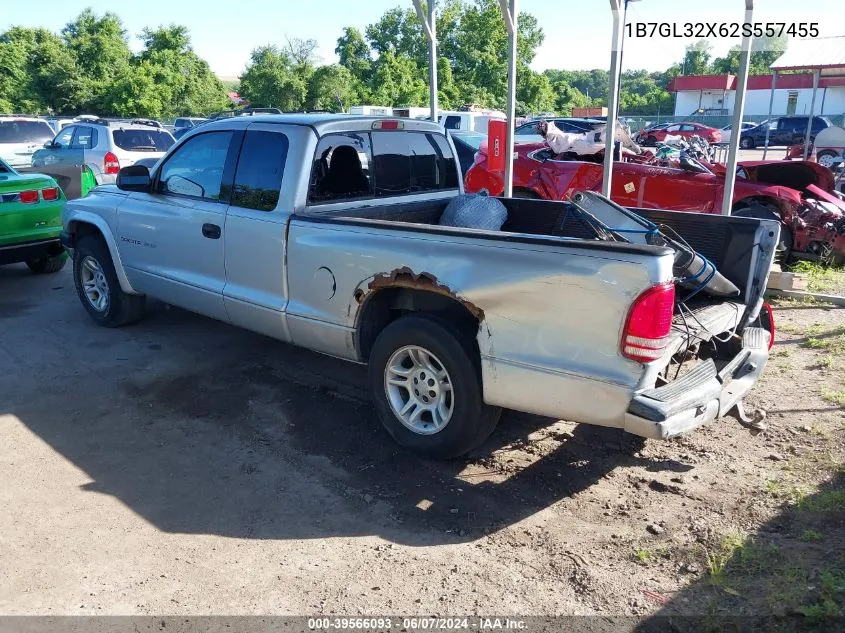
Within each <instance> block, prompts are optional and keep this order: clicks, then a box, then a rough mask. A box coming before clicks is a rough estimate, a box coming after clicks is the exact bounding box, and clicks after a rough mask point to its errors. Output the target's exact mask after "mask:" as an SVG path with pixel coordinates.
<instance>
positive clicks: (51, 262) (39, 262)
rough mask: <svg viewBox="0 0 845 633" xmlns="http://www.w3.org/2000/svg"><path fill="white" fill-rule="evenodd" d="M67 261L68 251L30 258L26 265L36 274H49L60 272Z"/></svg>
mask: <svg viewBox="0 0 845 633" xmlns="http://www.w3.org/2000/svg"><path fill="white" fill-rule="evenodd" d="M66 263H67V253H65V252H62V253H60V254H59V255H52V256H51V255H45V256H44V257H41V258H39V259H28V260H27V261H26V265H27V266H28V267H29V269H30V270H31V271H32V272H34V273H35V274H36V275H49V274H52V273H57V272H59V271H60V270H61V269H62V268H64V267H65V264H66Z"/></svg>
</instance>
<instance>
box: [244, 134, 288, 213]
mask: <svg viewBox="0 0 845 633" xmlns="http://www.w3.org/2000/svg"><path fill="white" fill-rule="evenodd" d="M287 156H288V137H287V136H285V135H284V134H281V133H279V132H256V131H247V133H246V136H245V137H244V142H243V145H242V146H241V155H240V158H239V159H238V168H237V171H236V172H235V185H234V188H233V189H232V201H231V204H232V206H235V207H243V208H245V209H256V210H258V211H272V210H273V209H275V208H276V203H278V202H279V190H280V189H281V188H282V174H284V172H285V160H286V159H287Z"/></svg>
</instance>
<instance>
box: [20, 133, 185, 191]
mask: <svg viewBox="0 0 845 633" xmlns="http://www.w3.org/2000/svg"><path fill="white" fill-rule="evenodd" d="M175 142H176V141H175V140H174V138H173V136H172V135H171V134H170V132H168V131H167V130H165V129H162V128H161V127H156V126H154V125H151V124H148V123H140V122H130V123H127V122H124V121H107V120H105V119H96V120H93V121H89V120H86V121H79V122H77V123H74V124H73V125H68V126H67V127H65V128H64V129H62V131H61V132H59V133H58V134H57V135H56V137H55V138H54V139H53V140H52V141H48V142H47V143H45V144H44V147H43V149H39V150H38V151H36V152H35V154H34V155H33V157H32V166H33V167H61V166H63V165H88V167H90V168H91V171H92V172H93V173H94V176H95V177H96V179H97V183H98V184H107V183H113V182H114V180H115V177H116V176H117V172H119V171H120V168H121V167H126V166H127V165H133V164H135V161H137V160H139V159H141V158H160V157H161V156H163V155H164V153H165V152H166V151H167V150H168V149H170V147H171V146H172V145H173V144H174V143H175Z"/></svg>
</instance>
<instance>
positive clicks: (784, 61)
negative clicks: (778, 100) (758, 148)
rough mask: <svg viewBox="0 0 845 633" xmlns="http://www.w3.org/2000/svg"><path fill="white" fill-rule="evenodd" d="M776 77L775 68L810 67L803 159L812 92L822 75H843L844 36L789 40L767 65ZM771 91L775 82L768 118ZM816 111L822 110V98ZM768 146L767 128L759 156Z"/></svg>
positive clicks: (812, 111)
mask: <svg viewBox="0 0 845 633" xmlns="http://www.w3.org/2000/svg"><path fill="white" fill-rule="evenodd" d="M769 68H771V69H772V70H773V71H774V73H775V78H777V74H778V71H784V70H812V71H813V96H812V97H811V99H810V112H809V113H808V116H807V130H806V132H805V133H804V153H803V159H804V160H807V156H808V155H809V153H810V136H811V135H812V130H813V117H814V116H815V114H816V112H815V109H816V94H817V93H818V90H819V81H820V79H821V78H822V77H842V76H845V37H843V36H838V37H819V38H816V39H812V40H792V41H790V43H789V49H788V50H786V51H784V53H783V55H781V56H780V57H778V58H777V59H776V60H775V62H774V63H773V64H772V65H771V66H769ZM774 95H775V84H774V82H773V83H772V94H771V97H770V99H769V118H771V116H772V101H773V100H774ZM819 114H824V99H822V107H821V108H820V110H819ZM768 149H769V132H768V130H766V146H765V148H764V149H763V158H765V157H766V152H767V151H768Z"/></svg>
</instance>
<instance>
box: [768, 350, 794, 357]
mask: <svg viewBox="0 0 845 633" xmlns="http://www.w3.org/2000/svg"><path fill="white" fill-rule="evenodd" d="M769 356H771V357H772V358H789V357H790V356H792V350H791V349H777V348H776V349H775V350H774V351H773V352H772V353H771V354H770V355H769Z"/></svg>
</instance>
